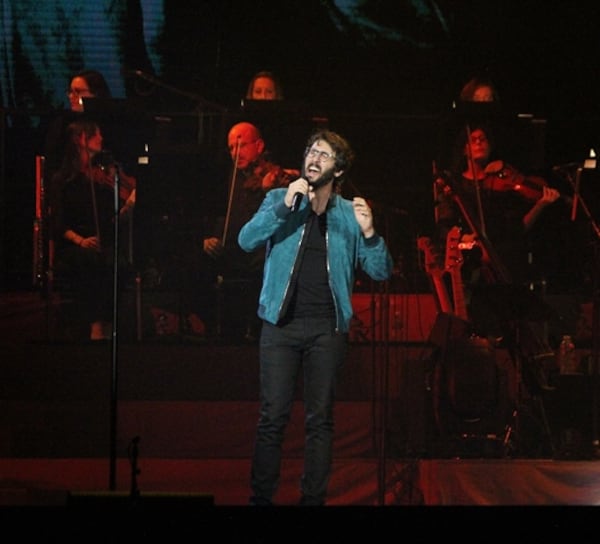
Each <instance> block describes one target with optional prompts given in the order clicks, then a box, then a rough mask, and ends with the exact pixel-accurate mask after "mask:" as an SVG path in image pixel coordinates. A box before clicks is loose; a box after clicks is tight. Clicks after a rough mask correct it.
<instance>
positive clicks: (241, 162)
mask: <svg viewBox="0 0 600 544" xmlns="http://www.w3.org/2000/svg"><path fill="white" fill-rule="evenodd" d="M227 146H228V149H229V155H230V157H231V162H232V166H233V169H232V175H231V176H230V179H229V180H227V184H226V187H227V189H228V192H227V193H226V194H223V192H221V193H220V194H219V192H218V191H217V192H216V194H218V195H219V200H220V202H219V203H215V205H216V207H217V208H219V209H220V210H219V212H218V213H217V214H216V215H217V217H216V218H215V220H214V221H213V224H212V225H210V226H209V227H208V228H207V232H208V233H209V236H208V237H206V238H205V239H204V242H203V246H204V247H203V249H204V252H205V253H206V254H207V255H208V256H209V257H210V258H211V260H212V264H213V269H214V270H215V274H216V275H217V276H218V277H219V278H220V279H221V280H222V281H224V282H225V284H226V285H227V300H226V301H225V303H224V305H225V306H226V308H224V310H225V313H226V314H227V318H226V319H224V321H227V324H228V326H229V327H230V328H232V329H237V328H241V329H242V330H240V331H237V330H234V331H233V334H234V335H236V336H237V335H239V337H240V338H241V339H242V340H248V341H252V340H254V339H256V338H257V333H258V330H257V328H258V327H259V320H258V317H257V316H256V304H257V300H258V294H259V291H260V287H261V285H262V269H263V258H264V256H263V254H261V253H260V252H255V253H251V254H250V253H247V252H245V251H243V250H242V249H241V248H240V247H239V245H238V243H237V235H238V233H239V230H240V229H241V227H242V226H243V225H244V224H245V223H246V222H247V221H248V220H249V219H250V218H251V217H252V216H253V215H254V213H255V212H256V211H257V210H258V208H259V206H260V203H261V202H262V200H263V198H264V195H265V193H266V192H267V191H269V190H270V189H273V188H275V187H285V186H287V184H288V183H289V181H290V180H292V179H296V177H297V176H298V175H299V171H298V170H294V169H286V168H283V167H281V166H280V165H278V164H276V163H275V162H273V161H272V160H271V158H270V156H269V153H268V151H267V149H266V143H265V141H264V139H263V138H262V134H261V132H260V130H259V129H258V127H256V126H255V125H253V124H251V123H248V122H240V123H236V124H235V125H234V126H232V127H231V128H230V129H229V133H228V137H227Z"/></svg>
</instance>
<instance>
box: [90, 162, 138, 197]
mask: <svg viewBox="0 0 600 544" xmlns="http://www.w3.org/2000/svg"><path fill="white" fill-rule="evenodd" d="M116 168H118V174H119V198H121V199H122V200H127V199H128V198H129V196H130V195H131V193H132V192H133V190H134V189H135V187H136V179H135V178H134V177H133V176H129V175H127V174H126V173H125V172H123V170H122V169H121V168H120V167H118V166H115V165H110V166H106V167H105V166H93V167H92V168H91V169H90V172H89V174H90V177H91V178H92V180H93V181H94V183H98V184H99V185H107V186H108V187H110V188H111V189H114V188H115V174H116V173H117V171H116V170H115V169H116Z"/></svg>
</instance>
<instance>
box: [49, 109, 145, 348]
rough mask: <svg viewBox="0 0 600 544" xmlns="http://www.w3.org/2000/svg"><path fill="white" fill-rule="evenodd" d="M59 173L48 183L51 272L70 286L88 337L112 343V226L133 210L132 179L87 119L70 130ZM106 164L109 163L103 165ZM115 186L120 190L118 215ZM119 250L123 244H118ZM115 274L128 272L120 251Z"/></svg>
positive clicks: (124, 220)
mask: <svg viewBox="0 0 600 544" xmlns="http://www.w3.org/2000/svg"><path fill="white" fill-rule="evenodd" d="M66 135H67V142H66V148H65V153H64V156H63V161H62V165H61V167H60V169H59V170H58V171H57V173H56V174H55V175H54V176H53V179H52V188H53V195H52V214H51V220H52V227H51V228H52V231H53V237H54V240H55V263H56V264H55V267H56V269H57V270H58V271H59V273H61V274H63V275H65V276H66V277H68V278H69V281H70V283H71V284H72V287H73V291H74V296H75V299H76V300H75V301H74V302H75V305H76V308H77V315H78V316H79V318H80V319H81V321H82V322H85V323H87V324H89V338H90V339H92V340H102V339H108V338H110V334H111V332H112V312H113V303H112V298H113V297H112V295H111V293H112V285H113V284H112V281H113V273H114V268H113V263H114V254H113V252H114V249H113V248H114V226H115V221H116V219H118V222H119V227H126V226H128V225H130V221H131V217H132V211H133V208H134V206H135V194H136V190H135V185H136V183H135V178H133V177H131V176H128V175H127V174H125V172H123V171H122V169H121V168H120V167H119V166H118V165H116V164H115V163H114V161H112V160H109V161H103V160H99V159H101V158H102V157H103V153H102V151H103V148H102V132H101V129H100V127H99V126H98V125H97V124H96V123H95V122H92V121H89V120H84V119H81V120H78V121H74V122H72V123H71V124H69V125H68V127H67V131H66ZM106 162H108V163H109V164H102V163H106ZM115 185H118V186H119V198H118V214H119V215H118V216H117V212H116V211H115V210H116V207H115ZM119 247H120V248H123V247H125V248H126V245H125V244H119ZM118 261H119V263H120V269H119V273H121V271H122V270H124V269H125V268H126V265H127V263H128V259H127V258H126V254H125V251H124V255H123V258H120V259H118Z"/></svg>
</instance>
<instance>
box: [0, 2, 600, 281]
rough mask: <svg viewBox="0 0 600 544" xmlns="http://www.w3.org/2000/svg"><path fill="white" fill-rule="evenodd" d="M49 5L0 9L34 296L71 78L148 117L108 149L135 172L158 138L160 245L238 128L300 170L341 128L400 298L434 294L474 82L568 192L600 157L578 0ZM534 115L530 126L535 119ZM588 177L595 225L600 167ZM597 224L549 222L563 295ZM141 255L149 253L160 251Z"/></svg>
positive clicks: (154, 184) (22, 230)
mask: <svg viewBox="0 0 600 544" xmlns="http://www.w3.org/2000/svg"><path fill="white" fill-rule="evenodd" d="M38 4H39V3H34V2H29V1H24V0H21V1H17V0H13V1H6V0H3V1H1V2H0V5H1V6H2V9H3V13H4V14H5V16H4V19H3V20H2V25H3V36H4V40H3V42H2V45H1V46H0V47H1V48H2V57H1V60H0V70H1V73H0V85H1V91H2V110H1V113H2V118H1V119H2V125H1V133H0V134H1V139H0V153H1V156H0V159H1V171H0V205H1V210H0V212H1V215H0V222H1V229H0V257H1V259H0V267H1V269H0V279H1V286H2V288H3V289H5V290H11V289H21V288H29V287H31V286H32V267H33V266H32V265H33V263H32V260H33V259H35V256H32V253H34V252H33V251H32V247H33V226H34V224H35V221H34V220H35V199H34V195H35V155H36V154H41V153H43V144H42V143H43V141H44V136H45V133H46V126H47V123H48V122H49V120H50V119H51V118H52V117H53V115H54V114H55V113H56V110H57V109H60V108H62V107H64V106H65V105H66V97H65V96H64V89H65V88H66V86H67V83H68V81H69V77H70V75H71V74H73V73H74V72H75V71H77V70H79V69H81V68H84V67H86V68H97V69H99V70H101V71H102V72H103V73H104V74H105V75H106V76H107V78H108V79H109V83H110V86H111V89H112V90H113V94H114V96H115V97H116V98H122V99H125V98H126V99H127V101H128V104H129V105H130V106H131V107H129V108H127V110H126V112H127V115H125V114H123V112H121V113H122V114H123V115H122V116H121V117H119V116H118V115H117V116H116V117H113V118H112V120H111V122H113V128H114V129H115V130H113V131H112V132H111V134H112V137H111V139H109V141H108V142H106V145H107V147H109V148H111V149H113V150H114V151H115V152H116V153H117V154H118V156H119V158H120V160H121V161H122V162H123V163H124V164H125V165H127V166H130V167H131V169H132V170H136V160H137V157H139V156H140V153H141V152H142V149H143V148H144V146H145V144H150V151H151V153H156V156H157V157H158V159H157V161H156V162H152V163H151V164H152V166H153V167H154V168H152V169H150V170H152V171H151V172H150V173H146V172H144V171H137V172H136V174H137V175H138V176H139V178H140V179H139V181H140V206H139V207H138V208H139V212H138V213H139V214H140V215H141V216H144V217H143V220H142V222H144V221H145V222H146V224H148V225H149V228H154V229H159V232H158V233H157V236H156V237H155V239H157V240H158V241H159V242H160V241H164V238H165V237H168V236H170V234H169V232H171V231H170V230H168V228H167V229H166V230H165V231H160V226H157V225H156V224H153V221H154V222H155V218H154V216H153V215H152V214H154V213H156V214H157V215H160V214H161V212H163V211H164V210H160V209H159V210H156V207H157V206H158V207H159V208H160V205H165V206H168V205H170V203H172V202H178V201H179V200H180V197H181V195H182V194H183V195H189V194H191V195H193V197H194V198H193V199H192V201H191V203H190V202H188V203H187V205H188V206H189V209H188V210H186V212H185V216H184V217H183V223H184V224H183V230H184V231H185V232H186V233H187V232H188V231H189V230H193V229H196V228H197V220H198V217H197V215H198V214H203V213H205V212H207V210H206V206H207V202H208V199H207V197H208V196H210V195H211V194H212V192H213V189H214V186H215V184H216V183H222V180H223V178H224V177H225V174H226V171H227V167H228V158H227V156H226V155H225V134H226V131H227V129H228V127H229V126H230V125H231V124H233V122H235V121H237V120H239V119H240V118H242V117H249V118H257V119H258V120H259V121H260V123H261V124H262V125H263V126H264V128H265V131H266V136H267V140H268V145H269V146H270V147H271V148H272V150H273V152H274V153H275V155H276V156H277V157H278V158H280V159H281V161H282V162H284V163H285V165H286V166H293V167H296V166H297V164H298V162H299V160H300V157H301V153H302V147H303V142H304V141H305V138H306V137H307V136H308V133H309V132H310V130H311V129H312V128H313V127H314V126H315V125H316V124H321V123H323V122H325V123H326V124H328V126H330V127H331V128H332V129H334V130H338V131H340V132H342V133H344V134H345V135H346V136H347V137H348V138H349V139H350V141H351V142H352V143H353V145H354V147H355V148H356V151H357V156H358V158H357V163H356V167H355V170H354V172H353V175H352V178H351V181H350V183H349V184H347V186H346V188H345V191H346V194H347V196H351V195H352V194H357V193H360V194H363V195H364V196H366V197H368V198H370V199H372V200H373V201H374V205H375V208H376V210H377V212H378V224H379V228H380V230H381V231H383V232H384V233H385V234H386V236H387V238H388V239H389V241H390V245H391V247H392V251H393V253H394V257H395V259H396V261H397V276H396V279H397V280H398V284H399V286H400V287H399V289H402V290H405V291H408V292H411V291H419V290H422V289H425V288H426V286H425V283H426V282H424V281H423V273H422V270H421V263H420V262H419V256H418V252H417V249H416V239H417V237H418V236H420V235H423V234H427V233H428V232H429V230H430V229H431V222H432V219H433V210H432V207H431V182H432V161H433V160H434V158H435V157H436V154H437V151H438V144H439V131H440V124H441V120H442V119H444V118H446V116H447V115H448V114H449V113H450V112H451V110H452V102H453V100H454V99H455V97H456V96H457V94H458V92H459V89H460V87H461V86H462V84H463V83H464V82H465V81H466V80H467V79H469V78H470V77H471V75H473V74H475V73H478V72H485V73H487V74H488V75H489V76H491V77H492V78H493V79H494V80H495V82H496V84H497V86H498V88H499V92H500V96H501V103H502V105H503V112H504V114H505V116H506V117H505V119H506V120H507V123H508V124H509V126H510V127H513V128H514V129H515V132H514V134H515V138H514V139H513V141H512V144H513V146H512V149H511V150H510V151H511V152H513V153H514V160H515V162H517V164H518V166H520V167H523V168H524V169H525V170H528V169H529V170H535V171H536V172H541V173H543V174H544V175H546V176H547V178H548V180H549V182H550V183H551V184H554V185H556V186H558V187H559V188H561V189H562V188H563V187H565V186H564V183H565V180H564V179H563V178H562V177H561V176H559V175H558V174H556V172H554V171H553V170H552V167H553V166H555V165H559V164H564V163H570V162H581V161H583V160H584V159H585V158H586V157H587V156H588V154H589V151H590V149H591V148H594V149H595V148H596V146H598V121H599V118H600V114H599V106H598V96H599V91H600V79H599V78H598V77H596V71H597V58H598V45H597V40H596V39H595V31H596V29H597V28H598V22H599V21H598V19H599V16H598V15H597V14H596V13H591V12H589V11H587V10H586V9H584V8H583V7H582V6H581V5H580V4H578V3H561V4H559V5H557V6H553V7H552V9H549V8H548V4H547V3H546V2H542V1H533V2H528V3H526V4H523V3H522V2H515V1H512V2H510V1H509V2H505V1H502V2H500V1H491V2H481V1H479V2H475V1H470V0H464V1H461V2H455V1H448V0H446V1H445V0H438V1H427V0H403V1H391V0H390V1H374V0H367V1H361V2H359V1H332V0H321V1H318V0H306V1H303V2H285V3H282V2H275V1H270V0H263V1H257V2H252V3H248V2H237V1H218V2H217V1H212V0H207V1H203V2H196V3H189V2H186V3H184V2H180V1H168V0H167V1H164V2H161V1H158V0H148V1H125V0H123V1H117V2H114V1H112V2H109V1H101V2H95V3H93V5H90V4H89V3H87V2H79V1H76V0H71V1H66V0H63V1H54V2H44V3H43V6H42V7H40V6H39V5H38ZM262 69H270V70H273V71H274V72H276V73H277V74H278V75H279V76H280V78H281V80H282V83H283V86H284V90H285V97H286V99H285V101H284V103H283V104H281V105H280V106H279V109H278V110H277V111H274V112H266V113H265V112H263V113H260V112H252V113H250V112H249V111H247V110H243V109H242V108H241V98H242V96H243V95H244V93H245V89H246V85H247V83H248V81H249V79H250V77H251V76H252V74H254V73H255V72H256V71H258V70H262ZM518 114H528V116H526V117H525V118H520V119H521V120H520V121H518V122H517V121H516V120H517V119H519V117H518ZM257 116H258V117H257ZM444 143H445V142H442V145H443V144H444ZM586 174H587V176H586V179H585V180H584V189H585V190H586V191H587V194H588V195H589V198H590V203H591V204H592V206H591V211H592V213H593V214H595V213H596V210H597V207H598V206H597V204H596V202H597V200H598V199H597V196H598V195H597V190H596V187H595V185H596V182H597V179H596V173H595V172H589V173H586ZM146 176H147V179H146ZM171 179H173V180H176V181H175V182H173V183H170V182H169V180H171ZM567 189H568V187H567ZM144 199H145V201H146V203H147V206H145V205H144ZM195 203H197V206H196V205H195ZM563 211H564V210H563ZM579 221H580V222H582V223H583V224H582V225H578V226H575V225H572V224H569V221H568V211H566V213H562V214H559V217H552V218H550V219H549V220H548V225H547V226H546V227H544V228H546V229H547V232H548V237H549V239H551V240H552V239H553V237H555V236H560V238H558V242H559V243H557V244H554V243H553V244H549V245H552V247H554V246H556V247H560V248H561V250H560V251H556V250H555V249H553V251H552V252H551V254H550V255H549V257H548V259H549V261H548V269H549V270H550V269H553V270H557V272H555V275H556V277H555V278H551V283H552V280H555V283H556V285H557V290H563V289H565V288H566V289H570V288H571V287H572V285H566V286H565V285H564V282H565V278H566V277H571V276H575V277H576V280H575V282H576V283H577V285H579V286H580V285H582V278H581V276H580V274H579V271H580V270H582V268H584V266H585V264H586V262H589V261H590V260H591V254H590V247H589V242H590V237H591V236H590V234H589V229H588V228H587V221H586V220H585V218H581V214H580V218H579ZM179 226H180V225H178V227H179ZM175 230H177V229H175ZM186 235H187V234H186ZM574 248H575V249H574ZM140 251H141V254H142V255H143V256H144V257H145V256H147V255H148V254H152V253H153V252H154V251H155V249H154V248H153V247H141V248H140ZM156 251H158V250H156ZM565 262H568V265H565V264H564V263H565ZM574 272H576V273H574Z"/></svg>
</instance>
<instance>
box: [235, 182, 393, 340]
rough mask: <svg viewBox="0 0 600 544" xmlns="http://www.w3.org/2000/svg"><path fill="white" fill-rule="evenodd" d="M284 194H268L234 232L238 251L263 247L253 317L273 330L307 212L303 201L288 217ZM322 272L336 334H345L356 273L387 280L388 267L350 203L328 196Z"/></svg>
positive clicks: (381, 244) (383, 248) (383, 249)
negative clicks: (326, 277) (331, 302)
mask: <svg viewBox="0 0 600 544" xmlns="http://www.w3.org/2000/svg"><path fill="white" fill-rule="evenodd" d="M286 191H287V189H272V190H271V191H269V192H268V193H267V194H266V195H265V198H264V200H263V201H262V203H261V205H260V208H259V209H258V211H257V212H256V213H255V214H254V216H253V217H252V219H250V221H248V222H247V223H246V224H245V225H244V226H243V227H242V229H241V230H240V233H239V235H238V243H239V245H240V247H241V248H242V249H243V250H244V251H248V252H251V251H254V250H256V249H258V248H260V247H262V246H266V257H265V265H264V271H263V285H262V289H261V292H260V297H259V303H258V316H259V317H260V318H261V319H263V320H265V321H268V322H269V323H272V324H274V325H276V324H277V323H278V322H279V321H280V320H281V318H282V317H283V316H284V315H285V310H286V308H287V304H288V303H289V298H290V297H291V292H290V285H291V283H292V278H293V277H294V273H295V272H296V269H297V267H298V255H300V248H301V245H302V243H303V237H304V230H305V222H306V219H307V217H308V215H309V213H310V211H311V208H310V206H309V204H308V199H306V198H304V199H302V204H301V206H300V209H299V210H298V211H296V212H293V213H292V212H291V211H290V209H289V208H288V207H287V206H286V205H285V203H284V197H285V194H286ZM326 213H327V235H326V243H327V268H328V273H329V285H330V287H331V292H332V293H333V300H334V302H335V310H336V320H337V330H338V332H348V331H349V329H350V320H351V319H352V314H353V309H352V289H353V286H354V278H355V273H356V270H357V268H358V267H359V266H360V268H361V269H362V270H363V271H364V272H365V273H366V274H367V275H369V276H370V277H371V278H372V279H374V280H376V281H383V280H386V279H388V278H389V277H390V276H391V274H392V268H393V262H392V257H391V255H390V252H389V250H388V247H387V245H386V243H385V241H384V239H383V238H382V237H381V236H379V235H378V234H375V235H373V236H372V237H371V238H368V239H367V238H365V237H364V236H363V234H362V232H361V230H360V227H359V225H358V223H357V221H356V218H355V216H354V209H353V207H352V202H351V201H350V200H348V199H345V198H342V197H341V196H339V195H337V194H333V195H332V196H331V198H330V201H329V204H328V207H327V212H326Z"/></svg>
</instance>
